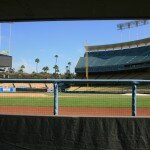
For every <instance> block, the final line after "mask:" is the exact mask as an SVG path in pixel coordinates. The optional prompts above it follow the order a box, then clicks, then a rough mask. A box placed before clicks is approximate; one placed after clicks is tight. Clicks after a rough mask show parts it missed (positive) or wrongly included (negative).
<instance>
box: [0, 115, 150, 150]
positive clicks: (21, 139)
mask: <svg viewBox="0 0 150 150" xmlns="http://www.w3.org/2000/svg"><path fill="white" fill-rule="evenodd" d="M149 133H150V118H132V117H131V118H114V117H113V118H112V117H47V116H45V117H43V116H41V117H40V116H8V115H0V150H21V149H26V150H49V149H51V150H56V149H58V150H61V149H71V150H79V149H80V150H97V149H98V150H100V149H115V150H116V149H119V150H120V149H142V150H143V149H150V134H149Z"/></svg>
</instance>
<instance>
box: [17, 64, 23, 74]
mask: <svg viewBox="0 0 150 150" xmlns="http://www.w3.org/2000/svg"><path fill="white" fill-rule="evenodd" d="M24 68H25V66H24V65H21V67H20V69H19V70H18V72H19V73H23V69H24Z"/></svg>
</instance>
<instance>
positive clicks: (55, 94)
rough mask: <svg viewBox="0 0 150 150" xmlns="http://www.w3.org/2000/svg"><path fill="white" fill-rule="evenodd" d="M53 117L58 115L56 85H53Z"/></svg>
mask: <svg viewBox="0 0 150 150" xmlns="http://www.w3.org/2000/svg"><path fill="white" fill-rule="evenodd" d="M54 115H58V84H57V83H54Z"/></svg>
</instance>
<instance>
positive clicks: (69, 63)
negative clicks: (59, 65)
mask: <svg viewBox="0 0 150 150" xmlns="http://www.w3.org/2000/svg"><path fill="white" fill-rule="evenodd" d="M68 66H69V72H70V66H71V62H70V61H69V62H68Z"/></svg>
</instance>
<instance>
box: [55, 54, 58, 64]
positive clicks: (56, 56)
mask: <svg viewBox="0 0 150 150" xmlns="http://www.w3.org/2000/svg"><path fill="white" fill-rule="evenodd" d="M55 58H56V61H55V65H57V59H58V55H55Z"/></svg>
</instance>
